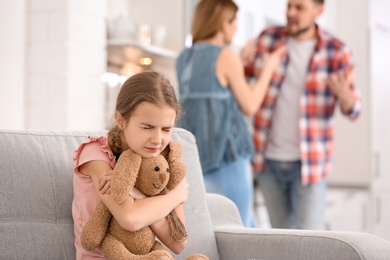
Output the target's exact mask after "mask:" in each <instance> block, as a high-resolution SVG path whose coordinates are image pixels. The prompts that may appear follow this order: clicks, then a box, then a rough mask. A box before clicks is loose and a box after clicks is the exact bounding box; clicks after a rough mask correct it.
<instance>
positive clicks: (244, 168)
mask: <svg viewBox="0 0 390 260" xmlns="http://www.w3.org/2000/svg"><path fill="white" fill-rule="evenodd" d="M237 10H238V7H237V5H236V4H235V3H234V2H233V1H231V0H202V1H200V2H199V4H198V6H197V8H196V11H195V15H194V19H193V24H192V37H193V43H194V44H193V46H192V47H191V48H187V49H185V50H183V52H182V53H181V54H180V56H179V58H178V60H177V74H178V81H179V88H180V98H181V99H182V101H183V107H184V109H185V111H186V113H185V115H184V116H183V120H182V121H181V124H180V126H181V127H183V128H185V129H187V130H189V131H190V132H192V133H193V134H194V135H195V137H196V140H197V145H198V149H199V155H200V161H201V164H202V170H203V174H204V180H205V185H206V190H207V192H213V193H219V194H222V195H224V196H226V197H228V198H230V199H231V200H232V201H233V202H235V204H236V205H237V207H238V209H239V211H240V214H241V218H242V220H243V223H244V225H245V226H248V227H255V226H256V223H255V218H254V212H253V180H252V172H251V164H250V160H251V158H252V157H253V144H252V140H251V136H250V134H249V131H248V129H247V125H246V122H245V120H244V117H243V113H245V114H247V115H253V114H254V113H255V112H256V111H257V110H258V109H259V107H260V104H261V103H262V101H263V98H264V95H265V93H266V90H267V87H268V84H269V83H270V80H271V76H272V74H273V72H274V70H275V69H276V67H277V66H278V65H279V63H280V56H281V55H282V54H283V52H284V51H285V47H284V46H283V47H281V48H279V49H277V50H276V51H275V52H273V53H271V54H270V55H269V56H268V59H267V60H266V62H265V65H264V68H263V70H262V73H261V75H260V78H259V80H258V81H257V82H255V84H254V85H253V86H249V85H248V84H247V82H246V79H245V76H244V66H243V61H242V60H241V57H240V56H239V55H238V54H236V53H235V52H234V51H233V50H231V49H230V48H227V47H225V46H226V45H228V44H230V43H231V42H232V39H233V36H234V34H235V32H236V30H237V20H236V13H237ZM249 47H250V46H249ZM246 49H247V48H246ZM247 50H248V49H247ZM247 53H248V51H247ZM246 58H247V57H246Z"/></svg>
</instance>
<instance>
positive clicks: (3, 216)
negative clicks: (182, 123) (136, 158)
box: [0, 128, 219, 260]
mask: <svg viewBox="0 0 390 260" xmlns="http://www.w3.org/2000/svg"><path fill="white" fill-rule="evenodd" d="M105 133H106V132H104V131H43V130H39V131H31V130H29V131H5V130H3V131H1V130H0V179H1V181H0V195H1V196H0V237H1V239H0V259H7V260H8V259H75V248H74V234H73V219H72V212H71V208H72V207H71V205H72V199H73V187H72V180H73V163H72V156H73V151H74V150H75V149H76V148H77V147H78V145H79V144H80V143H81V142H82V141H84V140H86V138H87V136H100V135H104V134H105ZM172 139H173V140H175V141H178V142H180V143H181V144H182V145H183V155H182V159H183V161H184V163H185V164H186V166H187V179H188V182H189V183H190V193H189V199H188V201H187V202H186V204H185V214H186V222H187V227H188V234H189V238H188V239H189V240H188V244H187V245H188V246H187V248H186V249H185V250H184V252H183V253H182V254H180V256H178V257H177V258H178V259H184V258H185V257H186V256H188V255H190V254H193V253H197V252H198V253H203V254H206V255H208V256H209V257H210V259H219V258H218V252H217V249H216V242H215V237H214V233H213V230H212V224H211V219H210V215H209V212H208V208H207V205H206V197H205V196H206V194H205V188H204V184H203V176H202V174H201V168H200V164H199V156H198V151H197V149H196V143H195V138H194V137H193V136H192V134H191V133H189V132H187V131H185V130H183V129H178V128H175V129H174V131H173V135H172Z"/></svg>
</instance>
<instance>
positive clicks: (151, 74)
mask: <svg viewBox="0 0 390 260" xmlns="http://www.w3.org/2000/svg"><path fill="white" fill-rule="evenodd" d="M142 102H149V103H152V104H156V105H159V106H161V105H168V106H170V107H172V108H173V109H175V111H176V115H177V116H180V111H181V108H180V104H179V102H178V100H177V98H176V94H175V90H174V89H173V87H172V85H171V83H170V82H169V81H168V80H167V79H166V78H165V77H164V76H163V75H162V74H160V73H158V72H155V71H145V72H141V73H138V74H135V75H133V76H131V77H130V78H128V79H127V80H126V81H125V82H124V83H123V85H122V87H121V89H120V91H119V93H118V97H117V100H116V106H115V111H116V112H119V113H120V114H121V116H122V117H123V118H124V119H125V120H128V119H129V118H130V116H131V114H132V113H133V112H134V110H135V109H136V108H137V106H138V105H139V104H141V103H142ZM120 135H121V130H120V129H119V127H118V126H117V125H115V126H114V127H112V128H111V129H110V130H109V131H108V134H107V136H108V144H109V146H110V148H111V150H112V151H113V153H114V155H116V156H117V158H118V155H120V154H121V153H122V147H121V138H120Z"/></svg>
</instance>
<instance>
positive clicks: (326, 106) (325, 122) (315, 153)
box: [245, 26, 361, 184]
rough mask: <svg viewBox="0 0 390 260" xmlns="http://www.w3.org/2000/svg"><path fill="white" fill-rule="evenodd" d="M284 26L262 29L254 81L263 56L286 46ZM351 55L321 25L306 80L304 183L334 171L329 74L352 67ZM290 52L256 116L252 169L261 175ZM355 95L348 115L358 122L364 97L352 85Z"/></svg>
mask: <svg viewBox="0 0 390 260" xmlns="http://www.w3.org/2000/svg"><path fill="white" fill-rule="evenodd" d="M287 38H288V35H287V32H286V30H285V28H284V27H273V28H269V29H266V30H265V31H263V32H262V33H261V34H260V36H259V38H258V41H257V59H256V61H255V62H254V64H252V65H249V66H247V67H246V68H245V74H246V76H247V77H248V79H249V80H251V79H252V78H256V77H258V75H259V74H260V72H261V67H262V61H261V55H262V53H263V52H269V51H273V50H274V49H275V48H277V47H278V46H280V45H282V44H286V43H287ZM351 58H352V56H351V52H350V51H349V50H348V48H347V46H346V45H344V44H343V43H342V42H341V41H339V40H338V39H336V38H334V37H333V36H331V35H330V34H328V33H326V32H324V31H322V30H321V29H319V28H318V26H317V43H316V46H315V49H314V53H313V56H312V57H311V60H310V62H309V68H308V71H307V75H306V79H305V89H304V92H303V94H302V96H301V98H300V112H301V113H300V120H299V131H300V151H301V162H302V173H301V176H302V183H303V184H308V183H315V182H317V181H319V180H321V179H322V178H323V177H325V176H327V175H328V173H329V171H330V168H331V157H332V153H333V131H334V130H333V120H332V117H333V112H334V109H335V105H336V103H337V97H336V96H335V95H334V94H333V92H332V90H331V89H330V88H329V86H327V84H326V82H325V80H326V79H327V78H328V76H329V74H330V73H333V72H335V71H337V70H339V69H343V68H346V67H349V66H351V65H352V61H351ZM288 60H289V57H288V54H286V55H285V56H284V57H283V58H282V63H281V65H280V66H279V68H278V69H277V71H276V72H275V73H274V76H273V78H272V81H271V85H270V87H269V89H268V92H267V94H266V96H265V99H264V101H263V104H262V105H261V108H260V109H259V111H258V112H257V114H256V115H255V118H254V135H253V139H254V144H255V157H254V162H253V166H254V169H255V171H256V172H260V171H261V170H262V168H263V162H264V151H265V147H266V144H267V137H268V133H269V130H270V127H271V125H272V115H273V112H274V110H275V105H276V100H277V97H278V94H279V90H280V87H281V85H282V82H283V79H284V76H285V73H286V68H287V65H288ZM350 88H351V91H352V92H353V95H354V97H355V103H354V106H353V108H352V109H351V110H350V111H348V112H347V113H344V114H346V116H348V117H349V118H350V119H355V118H356V117H357V116H358V115H359V112H360V110H361V98H360V94H359V92H358V91H357V90H356V88H355V83H354V82H353V83H352V84H351V86H350Z"/></svg>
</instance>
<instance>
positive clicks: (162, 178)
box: [160, 174, 167, 183]
mask: <svg viewBox="0 0 390 260" xmlns="http://www.w3.org/2000/svg"><path fill="white" fill-rule="evenodd" d="M166 179H167V175H166V174H160V180H161V182H162V183H164V182H165V180H166Z"/></svg>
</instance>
